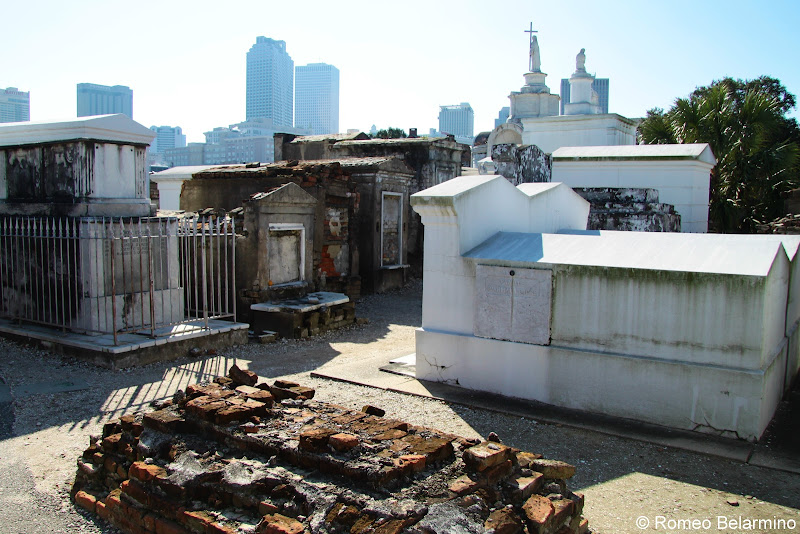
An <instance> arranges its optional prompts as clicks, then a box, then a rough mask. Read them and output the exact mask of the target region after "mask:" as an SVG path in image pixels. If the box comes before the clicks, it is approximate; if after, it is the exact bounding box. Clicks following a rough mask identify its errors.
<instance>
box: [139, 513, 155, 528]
mask: <svg viewBox="0 0 800 534" xmlns="http://www.w3.org/2000/svg"><path fill="white" fill-rule="evenodd" d="M142 525H144V528H146V529H147V530H149V531H150V532H155V531H156V516H154V515H153V514H147V515H145V516H144V517H143V518H142Z"/></svg>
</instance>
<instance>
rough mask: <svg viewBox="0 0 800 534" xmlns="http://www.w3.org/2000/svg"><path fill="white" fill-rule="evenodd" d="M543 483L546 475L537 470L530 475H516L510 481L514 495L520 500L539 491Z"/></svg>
mask: <svg viewBox="0 0 800 534" xmlns="http://www.w3.org/2000/svg"><path fill="white" fill-rule="evenodd" d="M543 483H544V475H542V474H541V473H535V472H534V473H533V474H532V475H531V476H529V477H515V478H512V479H511V480H509V481H508V484H509V486H511V493H512V495H513V496H514V498H515V499H518V500H520V501H522V500H525V499H527V498H528V497H530V496H531V495H533V494H534V493H536V492H537V491H539V488H541V487H542V484H543Z"/></svg>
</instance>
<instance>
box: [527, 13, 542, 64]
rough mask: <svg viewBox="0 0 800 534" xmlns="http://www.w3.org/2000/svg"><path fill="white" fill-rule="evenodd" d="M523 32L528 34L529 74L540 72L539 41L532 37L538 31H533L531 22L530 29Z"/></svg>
mask: <svg viewBox="0 0 800 534" xmlns="http://www.w3.org/2000/svg"><path fill="white" fill-rule="evenodd" d="M524 31H525V33H529V34H530V64H529V65H528V67H529V68H530V71H531V72H540V71H541V69H542V58H541V55H540V54H539V40H538V39H537V38H536V36H535V35H534V33H537V31H538V30H534V29H533V22H531V26H530V29H529V30H524Z"/></svg>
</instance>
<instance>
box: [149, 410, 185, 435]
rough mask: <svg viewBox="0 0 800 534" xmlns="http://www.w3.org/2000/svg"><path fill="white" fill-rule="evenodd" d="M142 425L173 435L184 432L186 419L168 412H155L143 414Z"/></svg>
mask: <svg viewBox="0 0 800 534" xmlns="http://www.w3.org/2000/svg"><path fill="white" fill-rule="evenodd" d="M142 423H143V424H144V426H146V427H148V428H152V429H154V430H158V431H160V432H164V433H165V434H174V433H178V432H183V431H184V430H186V426H187V425H186V419H184V418H183V417H182V416H180V415H179V414H177V413H175V412H173V411H170V410H157V411H155V412H150V413H146V414H144V417H143V418H142Z"/></svg>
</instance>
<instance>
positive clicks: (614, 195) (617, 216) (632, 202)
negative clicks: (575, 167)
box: [572, 187, 681, 232]
mask: <svg viewBox="0 0 800 534" xmlns="http://www.w3.org/2000/svg"><path fill="white" fill-rule="evenodd" d="M572 189H573V191H575V192H576V193H578V194H579V195H580V196H582V197H583V198H585V199H586V200H588V201H589V203H590V204H591V205H592V206H591V209H590V210H589V222H588V223H587V225H586V229H587V230H621V231H626V232H680V231H681V216H680V215H679V214H678V213H677V212H676V211H675V206H673V205H672V204H663V203H661V202H659V201H658V190H657V189H642V188H621V187H573V188H572Z"/></svg>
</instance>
